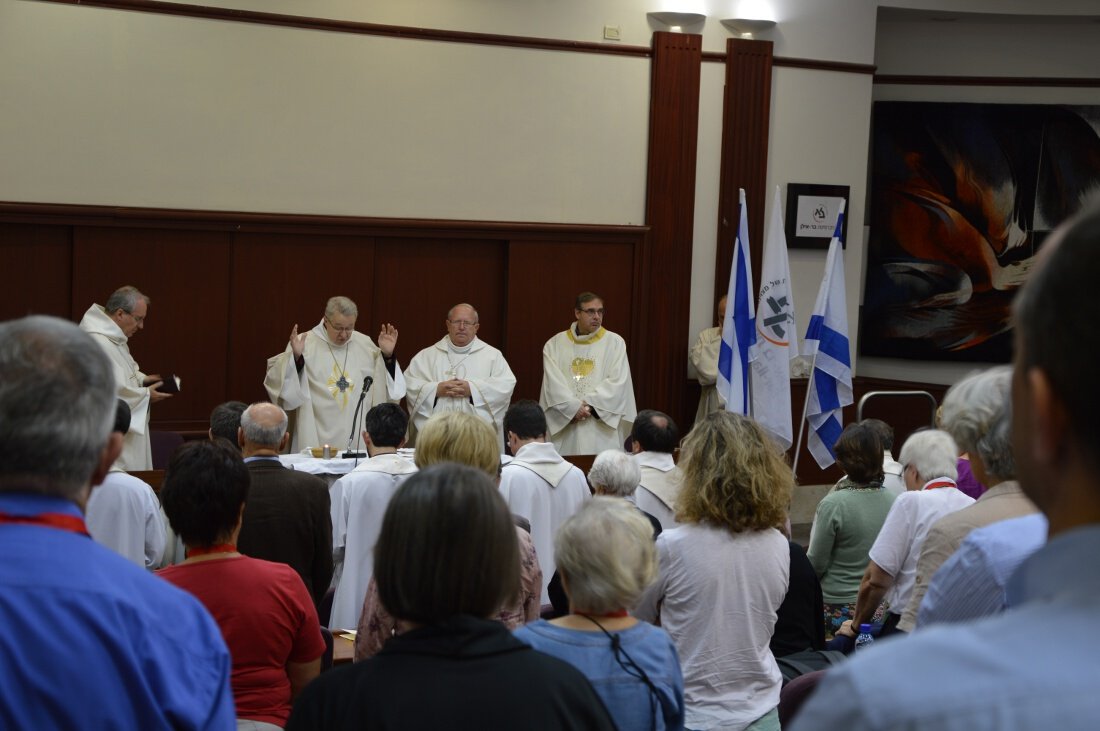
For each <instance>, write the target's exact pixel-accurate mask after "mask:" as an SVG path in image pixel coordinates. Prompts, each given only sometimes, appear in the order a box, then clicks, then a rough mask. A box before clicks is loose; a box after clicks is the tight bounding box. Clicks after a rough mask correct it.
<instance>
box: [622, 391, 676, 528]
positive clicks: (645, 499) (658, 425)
mask: <svg viewBox="0 0 1100 731" xmlns="http://www.w3.org/2000/svg"><path fill="white" fill-rule="evenodd" d="M630 437H631V442H632V445H631V449H632V450H633V452H634V462H635V463H636V464H637V465H638V469H639V471H640V472H641V481H640V482H639V483H638V489H637V490H636V491H635V492H634V500H635V503H636V504H637V505H638V507H639V508H641V509H642V510H644V511H645V512H647V513H649V514H650V515H652V516H653V517H654V518H656V519H657V520H658V521H660V523H661V528H662V529H664V530H668V529H669V528H675V527H676V526H677V525H678V524H677V522H676V496H677V495H678V494H679V492H680V482H681V480H682V479H683V473H681V471H680V468H679V467H677V466H676V462H675V460H674V459H673V456H672V455H673V452H675V450H676V449H677V448H678V447H679V446H680V430H679V428H678V427H677V426H676V422H674V421H673V420H672V417H670V416H669V415H668V414H664V413H661V412H660V411H654V410H652V409H645V410H643V411H641V412H639V413H638V418H637V419H635V420H634V429H633V431H631V433H630Z"/></svg>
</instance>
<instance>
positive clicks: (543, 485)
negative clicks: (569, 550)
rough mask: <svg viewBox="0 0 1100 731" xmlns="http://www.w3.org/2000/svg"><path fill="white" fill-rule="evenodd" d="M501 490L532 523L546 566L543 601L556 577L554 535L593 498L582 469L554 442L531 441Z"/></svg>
mask: <svg viewBox="0 0 1100 731" xmlns="http://www.w3.org/2000/svg"><path fill="white" fill-rule="evenodd" d="M500 493H501V494H502V495H503V496H504V500H505V502H507V503H508V507H509V508H510V509H511V511H512V512H513V513H515V514H516V515H518V516H520V517H522V518H526V519H527V520H528V521H529V522H530V523H531V540H532V541H534V543H535V553H536V554H537V555H538V557H539V566H541V567H542V599H541V602H542V603H543V604H549V603H550V595H549V594H548V593H547V591H546V587H547V586H548V585H549V584H550V579H552V578H553V577H554V571H555V570H556V568H557V562H556V561H555V560H554V535H555V534H557V532H558V528H560V527H561V524H562V523H564V522H565V521H566V519H567V518H569V516H571V515H573V513H575V512H577V511H578V510H580V509H581V506H582V505H584V501H585V500H587V499H588V498H590V497H592V493H591V491H590V490H589V489H588V480H587V479H586V478H585V476H584V473H583V472H581V471H580V468H578V467H575V466H574V465H572V464H571V463H569V462H567V461H565V460H564V459H562V458H561V455H559V454H558V452H557V450H556V449H554V445H553V444H551V443H550V442H530V443H528V444H524V445H523V446H522V447H520V448H519V451H518V452H516V456H515V457H514V458H513V459H512V461H511V462H509V463H508V464H506V465H504V467H503V468H502V469H501V472H500Z"/></svg>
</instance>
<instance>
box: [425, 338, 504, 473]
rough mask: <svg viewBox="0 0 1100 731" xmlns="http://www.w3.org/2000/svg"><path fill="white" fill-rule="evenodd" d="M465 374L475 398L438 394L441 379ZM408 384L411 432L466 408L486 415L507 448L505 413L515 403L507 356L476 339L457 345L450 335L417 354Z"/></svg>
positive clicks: (461, 376)
mask: <svg viewBox="0 0 1100 731" xmlns="http://www.w3.org/2000/svg"><path fill="white" fill-rule="evenodd" d="M453 378H460V379H462V380H464V381H468V382H469V383H470V398H455V397H449V396H439V397H437V396H436V389H437V388H438V387H439V383H440V381H449V380H451V379H453ZM405 381H406V383H407V384H408V394H407V398H406V403H407V404H408V405H409V415H410V419H411V422H412V423H411V424H410V426H411V428H410V430H409V431H410V433H411V436H412V439H413V440H414V441H413V443H414V444H415V435H416V432H417V431H418V430H420V429H423V428H424V424H426V423H427V422H428V419H430V418H431V416H432V414H437V413H441V412H443V411H465V412H467V413H470V414H475V415H476V416H479V417H481V418H482V419H483V420H484V421H485V422H486V423H488V424H490V425H491V426H492V427H493V429H494V430H495V431H496V433H497V440H498V442H499V443H500V451H501V452H504V429H503V423H504V412H505V411H507V410H508V404H510V403H511V402H512V391H513V389H515V387H516V377H515V376H514V375H512V369H511V368H509V367H508V361H506V360H504V355H503V354H502V353H501V352H500V351H499V350H497V349H496V348H494V347H493V346H491V345H487V344H486V343H484V342H482V341H481V340H478V339H477V338H474V339H473V340H472V341H471V342H470V343H468V344H467V345H466V347H465V348H456V347H455V346H454V344H452V343H451V339H450V337H449V336H444V337H443V339H442V340H440V341H439V342H438V343H436V344H434V345H431V346H429V347H427V348H424V349H423V350H421V351H420V352H419V353H417V354H416V355H415V356H414V357H413V359H412V360H411V361H409V367H408V369H407V370H406V371H405Z"/></svg>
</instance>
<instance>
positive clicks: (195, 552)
mask: <svg viewBox="0 0 1100 731" xmlns="http://www.w3.org/2000/svg"><path fill="white" fill-rule="evenodd" d="M236 552H237V546H236V544H234V543H219V544H218V545H216V546H205V547H200V548H188V549H187V558H192V557H194V556H207V555H209V554H211V553H236Z"/></svg>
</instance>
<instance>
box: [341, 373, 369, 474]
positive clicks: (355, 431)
mask: <svg viewBox="0 0 1100 731" xmlns="http://www.w3.org/2000/svg"><path fill="white" fill-rule="evenodd" d="M373 385H374V378H372V377H371V376H367V377H365V378H364V379H363V388H362V390H361V391H359V403H357V404H356V405H355V414H353V415H352V417H351V434H349V435H348V448H347V449H346V450H344V459H347V458H349V457H354V458H355V459H361V458H363V457H366V456H367V455H366V454H363V453H362V452H359V451H358V449H359V440H358V439H356V437H357V436H358V435H359V411H360V410H361V409H362V408H363V399H365V398H366V397H367V391H369V390H370V387H371V386H373ZM352 440H355V448H356V450H357V451H355V452H353V451H351V443H352Z"/></svg>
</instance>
